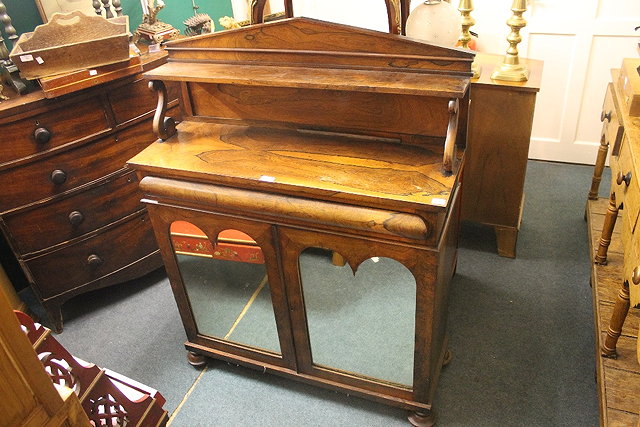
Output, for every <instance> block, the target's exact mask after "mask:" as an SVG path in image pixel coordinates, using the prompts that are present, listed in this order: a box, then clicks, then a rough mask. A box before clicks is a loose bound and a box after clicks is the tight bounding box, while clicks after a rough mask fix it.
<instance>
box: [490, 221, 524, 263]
mask: <svg viewBox="0 0 640 427" xmlns="http://www.w3.org/2000/svg"><path fill="white" fill-rule="evenodd" d="M494 230H495V232H496V242H497V244H498V255H500V256H503V257H506V258H515V257H516V243H517V242H518V229H517V228H515V227H502V226H499V225H496V226H495V227H494Z"/></svg>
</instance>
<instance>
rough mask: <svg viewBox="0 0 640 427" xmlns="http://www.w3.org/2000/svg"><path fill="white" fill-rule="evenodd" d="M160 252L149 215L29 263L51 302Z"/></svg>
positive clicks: (42, 294)
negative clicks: (65, 293)
mask: <svg viewBox="0 0 640 427" xmlns="http://www.w3.org/2000/svg"><path fill="white" fill-rule="evenodd" d="M157 249H158V246H157V244H156V240H155V237H154V234H153V230H152V228H151V224H150V223H149V218H148V216H147V213H146V211H140V212H139V213H137V214H135V215H133V216H131V217H127V218H126V219H124V220H122V221H120V222H117V223H115V224H114V225H113V226H110V227H109V228H108V229H106V230H104V231H103V232H101V233H100V234H97V235H95V236H91V235H89V237H88V238H87V239H84V240H81V241H79V242H76V243H74V244H71V245H67V246H65V247H63V248H61V249H59V250H56V251H53V252H49V253H47V254H46V255H42V256H37V257H34V258H32V259H30V260H27V261H26V266H27V268H28V269H29V271H30V272H31V275H32V276H33V278H34V280H35V283H36V284H37V285H36V286H37V289H38V292H39V295H40V297H42V298H43V299H46V298H51V297H54V296H56V295H59V294H62V293H64V292H66V291H69V290H73V289H75V288H77V287H79V286H84V285H88V284H90V283H91V282H93V281H96V280H98V279H101V278H103V277H105V276H108V275H109V274H112V273H115V272H117V271H118V270H120V269H122V268H125V267H127V266H128V265H129V264H131V262H132V260H137V259H141V258H143V257H145V256H147V255H149V254H151V253H153V252H155V251H156V250H157Z"/></svg>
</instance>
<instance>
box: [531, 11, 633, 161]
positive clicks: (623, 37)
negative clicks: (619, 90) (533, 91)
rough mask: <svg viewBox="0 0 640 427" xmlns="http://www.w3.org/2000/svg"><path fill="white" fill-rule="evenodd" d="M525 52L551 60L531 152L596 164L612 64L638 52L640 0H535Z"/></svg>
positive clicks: (536, 156) (539, 156)
mask: <svg viewBox="0 0 640 427" xmlns="http://www.w3.org/2000/svg"><path fill="white" fill-rule="evenodd" d="M529 8H530V10H529V12H528V17H527V21H528V22H529V24H528V28H527V31H526V33H525V34H524V37H523V43H522V45H521V49H520V52H521V55H523V56H526V57H530V58H536V59H542V60H544V61H545V64H544V70H543V73H542V87H541V90H540V93H539V95H538V101H537V104H536V114H535V119H534V122H533V133H532V139H531V148H530V150H529V157H530V158H534V159H543V160H555V161H561V162H570V163H587V164H593V163H594V162H595V158H596V151H597V149H598V146H599V140H600V128H601V123H600V112H601V109H602V101H603V98H604V94H605V90H606V87H607V83H608V82H609V81H610V80H611V73H610V70H611V69H612V68H619V67H620V65H621V64H622V58H625V57H637V56H638V52H637V49H636V46H637V40H638V37H639V36H640V33H635V32H634V27H636V26H638V25H640V1H638V0H580V1H578V0H562V1H557V0H534V1H532V2H531V4H530V6H529Z"/></svg>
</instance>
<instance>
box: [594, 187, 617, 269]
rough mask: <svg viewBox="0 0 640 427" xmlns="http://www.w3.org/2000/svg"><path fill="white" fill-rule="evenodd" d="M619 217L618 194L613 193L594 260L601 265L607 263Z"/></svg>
mask: <svg viewBox="0 0 640 427" xmlns="http://www.w3.org/2000/svg"><path fill="white" fill-rule="evenodd" d="M617 218H618V205H617V204H616V195H615V193H611V196H610V197H609V207H608V208H607V214H606V215H605V217H604V225H603V226H602V234H601V235H600V243H599V244H598V249H597V251H596V255H595V258H594V262H595V263H596V264H600V265H606V264H607V251H608V250H609V245H610V244H611V235H612V234H613V228H614V227H615V226H616V219H617Z"/></svg>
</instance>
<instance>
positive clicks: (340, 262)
mask: <svg viewBox="0 0 640 427" xmlns="http://www.w3.org/2000/svg"><path fill="white" fill-rule="evenodd" d="M331 263H332V264H333V265H335V266H337V267H342V266H344V265H345V264H346V263H347V260H346V259H344V257H343V256H342V255H340V254H339V253H338V252H333V254H332V255H331Z"/></svg>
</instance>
